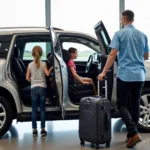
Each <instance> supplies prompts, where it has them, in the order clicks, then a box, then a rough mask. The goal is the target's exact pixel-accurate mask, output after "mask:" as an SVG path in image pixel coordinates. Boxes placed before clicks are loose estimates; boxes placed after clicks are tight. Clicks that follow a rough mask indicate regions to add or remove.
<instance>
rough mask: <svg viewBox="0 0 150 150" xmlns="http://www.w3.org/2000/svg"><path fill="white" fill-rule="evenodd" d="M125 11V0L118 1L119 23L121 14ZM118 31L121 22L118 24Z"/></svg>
mask: <svg viewBox="0 0 150 150" xmlns="http://www.w3.org/2000/svg"><path fill="white" fill-rule="evenodd" d="M124 10H125V0H119V21H120V20H121V13H122V12H123V11H124ZM119 25H120V29H121V28H122V25H121V22H119Z"/></svg>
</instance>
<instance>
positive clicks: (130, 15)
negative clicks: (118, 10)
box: [122, 10, 134, 21]
mask: <svg viewBox="0 0 150 150" xmlns="http://www.w3.org/2000/svg"><path fill="white" fill-rule="evenodd" d="M122 16H123V17H126V18H127V21H133V20H134V12H133V11H131V10H125V11H124V12H122Z"/></svg>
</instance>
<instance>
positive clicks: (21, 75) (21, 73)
mask: <svg viewBox="0 0 150 150" xmlns="http://www.w3.org/2000/svg"><path fill="white" fill-rule="evenodd" d="M19 56H20V51H19V49H18V48H17V47H14V53H13V57H12V69H13V71H12V75H13V78H14V80H15V82H16V83H17V85H18V88H19V90H20V93H21V98H22V100H23V102H24V103H25V104H28V105H31V86H30V83H29V82H28V81H26V67H25V65H24V63H23V62H22V60H21V59H20V58H19Z"/></svg>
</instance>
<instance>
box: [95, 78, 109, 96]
mask: <svg viewBox="0 0 150 150" xmlns="http://www.w3.org/2000/svg"><path fill="white" fill-rule="evenodd" d="M104 80H105V87H104V88H105V98H107V78H106V77H105V78H104ZM100 82H101V81H97V90H98V96H100Z"/></svg>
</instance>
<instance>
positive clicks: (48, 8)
mask: <svg viewBox="0 0 150 150" xmlns="http://www.w3.org/2000/svg"><path fill="white" fill-rule="evenodd" d="M45 21H46V22H45V24H46V26H51V0H45Z"/></svg>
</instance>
